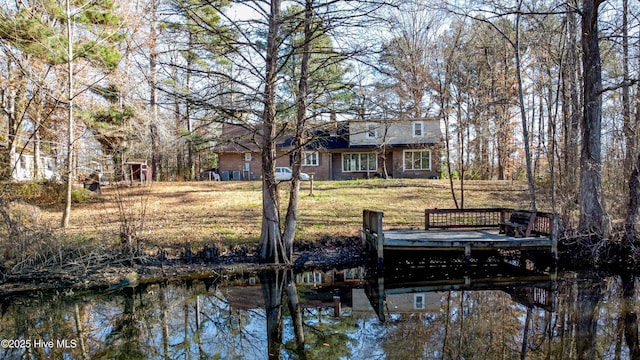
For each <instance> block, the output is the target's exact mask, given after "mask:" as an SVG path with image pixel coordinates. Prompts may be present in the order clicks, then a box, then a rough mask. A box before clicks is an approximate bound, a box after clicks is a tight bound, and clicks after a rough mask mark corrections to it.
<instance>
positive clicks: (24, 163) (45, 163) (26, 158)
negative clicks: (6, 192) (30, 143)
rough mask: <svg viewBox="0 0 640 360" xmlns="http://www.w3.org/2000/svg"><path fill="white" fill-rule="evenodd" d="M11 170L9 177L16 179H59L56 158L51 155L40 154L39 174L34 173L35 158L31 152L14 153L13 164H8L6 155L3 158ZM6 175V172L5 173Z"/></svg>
mask: <svg viewBox="0 0 640 360" xmlns="http://www.w3.org/2000/svg"><path fill="white" fill-rule="evenodd" d="M3 162H6V165H7V166H8V167H9V168H10V169H11V170H12V173H11V179H12V180H16V181H30V180H37V179H43V180H60V174H59V173H58V167H57V163H56V159H55V158H53V157H47V156H41V157H40V162H39V165H40V168H39V174H38V175H36V174H35V173H34V171H35V170H34V169H35V158H34V156H33V154H26V153H24V154H16V160H15V162H14V163H13V164H9V163H8V162H9V161H8V156H6V158H5V159H4V160H3ZM6 175H7V176H8V173H7V174H6Z"/></svg>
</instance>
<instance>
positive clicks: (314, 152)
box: [302, 151, 320, 166]
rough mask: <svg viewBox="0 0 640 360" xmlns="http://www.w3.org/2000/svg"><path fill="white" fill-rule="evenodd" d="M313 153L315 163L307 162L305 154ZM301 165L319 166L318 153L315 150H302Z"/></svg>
mask: <svg viewBox="0 0 640 360" xmlns="http://www.w3.org/2000/svg"><path fill="white" fill-rule="evenodd" d="M309 154H313V155H315V160H316V161H315V164H314V163H307V155H309ZM302 166H320V153H319V152H317V151H303V152H302Z"/></svg>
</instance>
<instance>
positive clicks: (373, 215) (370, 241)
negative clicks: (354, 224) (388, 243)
mask: <svg viewBox="0 0 640 360" xmlns="http://www.w3.org/2000/svg"><path fill="white" fill-rule="evenodd" d="M383 217H384V214H383V213H382V212H381V211H373V210H363V211H362V243H363V246H364V248H365V249H366V250H367V251H368V252H369V253H370V254H375V255H376V256H377V260H378V263H379V265H380V264H381V262H382V261H384V233H383V231H382V218H383Z"/></svg>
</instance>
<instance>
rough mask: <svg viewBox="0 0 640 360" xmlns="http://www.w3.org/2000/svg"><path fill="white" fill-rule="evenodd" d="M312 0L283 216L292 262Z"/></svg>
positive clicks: (309, 0)
mask: <svg viewBox="0 0 640 360" xmlns="http://www.w3.org/2000/svg"><path fill="white" fill-rule="evenodd" d="M312 5H313V4H312V0H306V2H305V11H304V44H303V46H302V61H301V62H300V81H299V82H298V94H297V99H296V135H295V139H294V144H293V146H294V149H293V165H292V168H293V169H292V172H293V174H292V179H291V188H290V190H289V206H288V207H287V215H286V217H285V226H284V233H283V242H284V247H285V253H286V256H287V258H288V261H289V262H292V261H293V259H292V255H293V240H294V239H295V235H296V224H297V219H298V201H299V197H300V166H301V165H302V150H303V147H304V141H305V136H304V134H305V127H306V122H307V121H306V119H307V93H308V79H309V61H310V58H311V41H312V35H313V34H312V30H311V21H312V16H313V7H312Z"/></svg>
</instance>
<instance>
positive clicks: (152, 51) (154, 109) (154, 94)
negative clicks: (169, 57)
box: [149, 1, 161, 181]
mask: <svg viewBox="0 0 640 360" xmlns="http://www.w3.org/2000/svg"><path fill="white" fill-rule="evenodd" d="M157 8H158V2H157V1H152V5H151V9H150V10H149V11H150V13H151V20H150V29H149V98H150V100H149V107H150V108H151V124H150V125H149V134H150V136H151V174H152V175H151V176H153V180H154V181H160V166H161V165H160V164H161V158H160V157H161V154H160V134H159V133H158V89H157V82H158V69H157V65H158V63H157V58H158V49H157V48H156V38H157V34H156V32H157V21H158V19H157Z"/></svg>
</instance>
